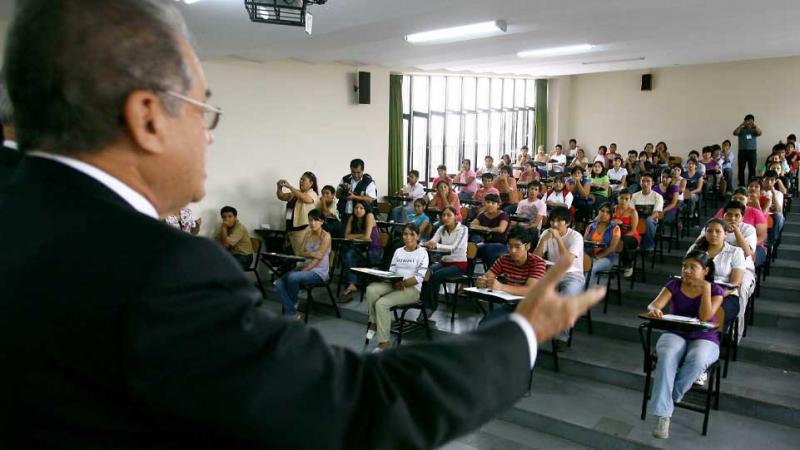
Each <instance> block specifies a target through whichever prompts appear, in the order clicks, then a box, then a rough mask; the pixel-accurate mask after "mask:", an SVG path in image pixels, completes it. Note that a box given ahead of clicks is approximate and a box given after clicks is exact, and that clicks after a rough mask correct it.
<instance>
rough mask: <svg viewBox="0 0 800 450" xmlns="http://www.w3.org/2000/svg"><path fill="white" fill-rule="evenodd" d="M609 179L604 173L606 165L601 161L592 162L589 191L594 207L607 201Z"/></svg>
mask: <svg viewBox="0 0 800 450" xmlns="http://www.w3.org/2000/svg"><path fill="white" fill-rule="evenodd" d="M609 186H611V185H610V184H609V179H608V175H607V174H606V165H605V163H603V162H601V161H595V162H594V164H592V172H591V173H590V174H589V192H590V193H591V194H590V197H591V198H592V204H593V205H594V207H595V208H597V206H598V205H601V204H603V203H608V201H609V200H608V189H609Z"/></svg>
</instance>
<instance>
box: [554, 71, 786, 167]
mask: <svg viewBox="0 0 800 450" xmlns="http://www.w3.org/2000/svg"><path fill="white" fill-rule="evenodd" d="M642 73H643V72H642V71H626V72H609V73H601V74H591V75H578V76H572V77H568V78H569V79H571V80H570V84H571V87H570V89H569V90H570V94H569V95H568V97H569V99H565V100H564V101H562V103H561V106H562V107H563V106H564V104H565V103H568V104H569V112H568V113H567V114H566V119H567V120H568V121H569V123H568V125H567V126H562V125H561V124H559V126H558V132H557V134H554V135H553V137H551V145H554V144H555V143H556V141H558V142H562V143H566V141H567V140H568V139H569V138H570V137H573V136H574V137H576V138H577V139H578V142H580V143H582V144H583V146H584V148H586V149H587V151H588V150H591V151H590V153H591V154H594V152H595V150H596V149H597V147H598V146H599V145H601V144H606V145H607V144H608V143H610V142H612V141H614V142H616V143H617V144H618V146H619V148H620V150H623V151H626V150H629V149H641V148H642V147H643V145H644V143H645V142H654V143H655V142H657V141H659V140H664V141H666V142H667V144H668V145H669V147H670V151H671V152H672V153H673V154H676V155H679V156H684V155H686V154H687V153H688V151H689V150H690V149H699V148H700V147H702V146H703V145H704V144H710V143H719V142H721V141H722V140H724V139H726V138H728V139H731V141H733V143H734V148H736V146H737V142H736V140H735V139H734V137H733V136H732V135H731V133H732V131H733V129H734V128H735V127H736V126H737V125H738V124H739V123H741V121H742V118H743V117H744V115H745V114H747V113H752V114H754V115H755V117H756V123H757V124H758V125H759V126H760V127H761V128H762V130H763V132H764V135H763V136H762V137H760V138H759V147H760V150H759V157H760V158H762V157H765V156H766V155H767V154H768V153H769V150H771V148H772V145H773V144H774V143H776V142H777V141H778V140H779V139H785V138H786V135H787V134H789V133H797V132H800V57H791V58H778V59H765V60H755V61H741V62H735V63H724V64H704V65H695V66H684V67H671V68H667V69H658V70H653V71H652V73H653V90H652V91H650V92H642V91H641V90H640V84H641V74H642ZM558 82H562V79H559V80H558ZM564 95H565V94H564V93H563V92H562V93H561V96H562V98H563V97H564ZM557 113H558V116H559V118H562V119H564V118H565V114H564V113H563V111H557ZM550 117H551V120H552V117H553V116H552V115H551V116H550Z"/></svg>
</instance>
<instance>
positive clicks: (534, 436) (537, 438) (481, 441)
mask: <svg viewBox="0 0 800 450" xmlns="http://www.w3.org/2000/svg"><path fill="white" fill-rule="evenodd" d="M591 448H592V447H589V446H585V445H581V444H578V443H576V442H572V441H570V440H567V439H564V438H560V437H556V436H553V435H552V434H547V433H544V432H541V431H536V430H534V429H532V428H527V427H524V426H521V425H517V424H514V423H511V422H506V421H504V420H499V419H495V420H492V421H491V422H489V423H487V424H486V425H484V426H482V427H481V428H480V430H478V431H475V432H473V433H470V434H468V435H466V436H462V437H460V438H458V439H456V440H454V441H452V442H450V443H449V444H447V445H445V446H444V447H440V450H551V449H558V450H586V449H591Z"/></svg>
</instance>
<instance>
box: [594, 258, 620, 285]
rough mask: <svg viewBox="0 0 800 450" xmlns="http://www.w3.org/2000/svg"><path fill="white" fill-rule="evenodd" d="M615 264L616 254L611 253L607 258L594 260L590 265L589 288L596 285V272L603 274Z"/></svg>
mask: <svg viewBox="0 0 800 450" xmlns="http://www.w3.org/2000/svg"><path fill="white" fill-rule="evenodd" d="M616 263H617V254H616V253H612V254H611V256H609V257H607V258H599V259H595V260H594V262H593V263H592V271H591V272H590V275H589V286H594V285H595V284H597V281H598V278H599V277H598V276H597V273H598V272H605V271H606V270H608V269H610V268H611V266H613V265H614V264H616Z"/></svg>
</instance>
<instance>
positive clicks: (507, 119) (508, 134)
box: [503, 111, 519, 162]
mask: <svg viewBox="0 0 800 450" xmlns="http://www.w3.org/2000/svg"><path fill="white" fill-rule="evenodd" d="M503 116H504V117H503V153H508V154H509V155H511V161H512V162H513V161H515V160H516V158H517V149H518V148H519V147H518V146H517V140H516V136H515V135H514V130H515V125H516V122H514V113H513V112H510V111H509V112H504V113H503Z"/></svg>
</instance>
